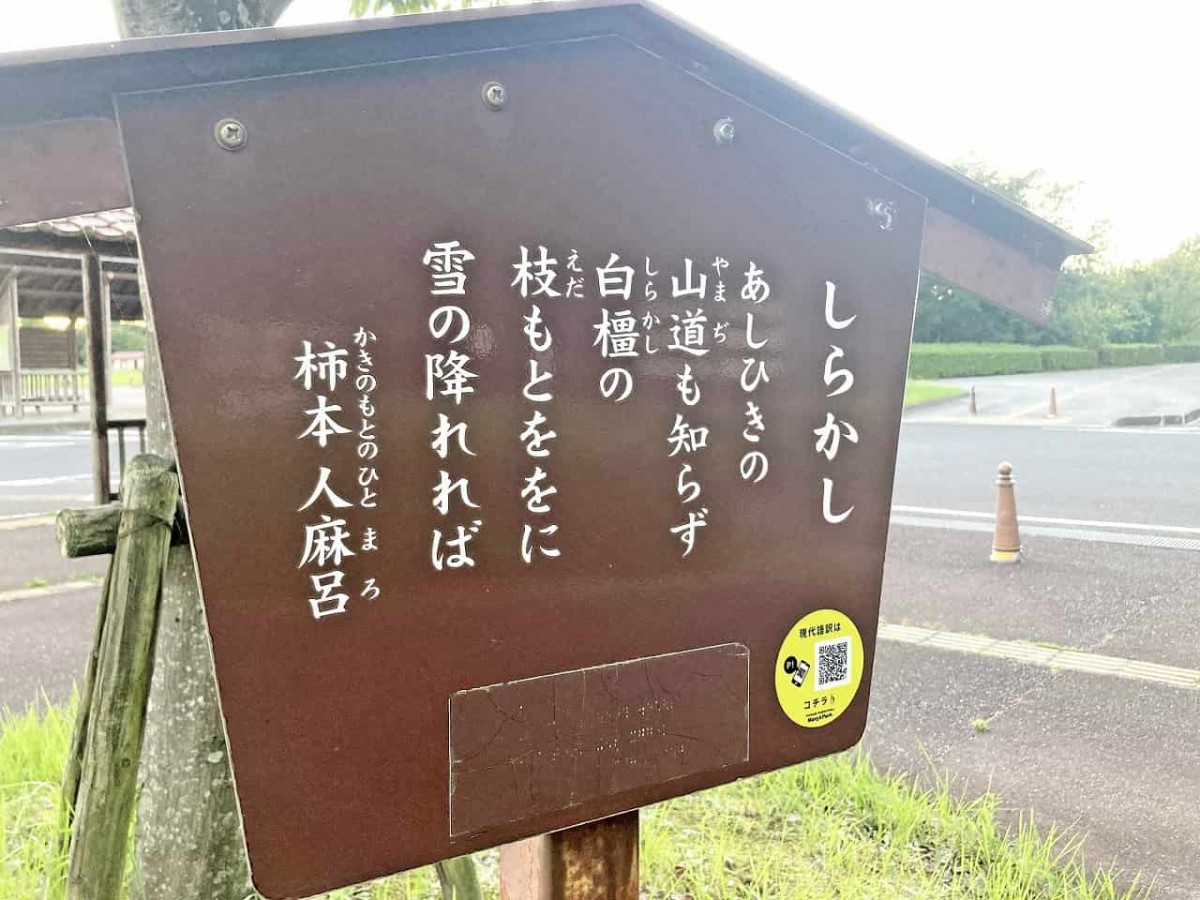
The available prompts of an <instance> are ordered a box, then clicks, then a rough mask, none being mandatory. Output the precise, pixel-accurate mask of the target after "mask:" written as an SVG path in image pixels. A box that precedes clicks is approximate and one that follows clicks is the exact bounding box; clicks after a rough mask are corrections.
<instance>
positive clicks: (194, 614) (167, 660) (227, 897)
mask: <svg viewBox="0 0 1200 900" xmlns="http://www.w3.org/2000/svg"><path fill="white" fill-rule="evenodd" d="M112 2H113V7H114V9H115V11H116V14H117V22H118V26H119V29H120V33H121V35H122V37H147V36H152V35H163V34H178V33H181V32H199V31H221V30H229V29H235V28H253V27H258V26H264V25H271V24H274V22H275V20H276V19H277V18H278V17H279V14H280V13H282V12H283V10H284V9H285V8H286V7H287V5H288V3H289V2H290V0H112ZM142 296H143V297H144V298H146V299H147V302H146V307H145V308H146V320H147V326H148V337H149V340H148V341H147V349H146V378H145V384H146V420H147V427H146V436H147V440H148V443H149V448H150V451H151V452H152V453H158V454H160V455H162V456H165V457H168V458H170V459H174V458H175V442H174V438H173V436H172V434H171V424H170V419H169V418H168V416H167V405H166V394H165V391H164V389H163V383H162V369H161V366H160V364H159V359H158V344H157V339H156V337H155V334H154V327H153V319H154V317H153V311H152V308H151V301H150V300H149V297H148V294H147V291H146V284H145V280H144V279H143V281H142ZM140 780H141V793H140V797H139V800H138V811H137V839H136V864H135V867H134V876H133V879H132V881H133V892H134V896H135V897H139V898H146V900H158V898H163V897H204V898H205V900H245V898H246V897H251V896H254V889H253V887H252V885H251V883H250V871H249V868H248V866H247V863H246V851H245V848H244V841H243V837H242V822H241V817H240V815H239V813H238V808H237V799H236V797H235V795H234V791H233V777H232V774H231V772H230V768H229V756H228V752H227V751H226V747H225V732H224V727H223V725H222V722H221V713H220V709H219V707H218V705H217V685H216V678H215V676H214V674H213V664H212V652H211V650H210V649H209V643H208V629H207V627H206V625H205V622H204V612H203V609H202V608H201V605H200V585H199V582H197V580H196V572H195V569H194V568H193V566H192V556H191V548H190V547H173V548H172V549H171V552H170V556H169V558H168V562H167V569H166V572H165V573H164V575H163V589H162V607H161V611H160V615H159V624H158V635H157V641H156V643H155V652H154V680H153V683H152V684H151V687H150V700H149V709H148V711H147V715H146V732H145V743H144V745H143V748H142V760H141V768H140Z"/></svg>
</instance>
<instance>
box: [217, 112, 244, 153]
mask: <svg viewBox="0 0 1200 900" xmlns="http://www.w3.org/2000/svg"><path fill="white" fill-rule="evenodd" d="M213 136H214V137H216V139H217V143H218V144H220V145H221V147H223V148H224V149H226V150H241V149H242V148H243V147H245V146H246V139H247V137H248V135H247V134H246V126H245V125H243V124H242V123H241V122H239V121H238V120H237V119H222V120H221V121H220V122H218V123H217V126H216V128H214V129H213Z"/></svg>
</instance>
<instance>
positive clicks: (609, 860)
mask: <svg viewBox="0 0 1200 900" xmlns="http://www.w3.org/2000/svg"><path fill="white" fill-rule="evenodd" d="M638 896H639V891H638V814H637V811H636V810H635V811H633V812H629V813H625V814H624V815H620V816H613V817H611V818H608V819H601V820H600V821H598V822H588V823H587V824H584V825H577V826H575V827H574V828H568V829H565V830H563V831H557V832H555V833H554V834H546V835H539V836H538V837H533V838H528V839H527V840H524V841H518V842H517V843H515V844H507V845H505V846H504V847H501V848H500V898H501V900H638Z"/></svg>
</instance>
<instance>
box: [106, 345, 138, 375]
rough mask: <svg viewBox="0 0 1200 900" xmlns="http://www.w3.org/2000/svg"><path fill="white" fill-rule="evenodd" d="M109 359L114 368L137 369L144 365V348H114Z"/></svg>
mask: <svg viewBox="0 0 1200 900" xmlns="http://www.w3.org/2000/svg"><path fill="white" fill-rule="evenodd" d="M111 359H112V367H113V369H114V370H117V369H124V370H133V371H137V370H140V369H144V368H145V367H146V351H145V350H114V351H113V354H112V357H111Z"/></svg>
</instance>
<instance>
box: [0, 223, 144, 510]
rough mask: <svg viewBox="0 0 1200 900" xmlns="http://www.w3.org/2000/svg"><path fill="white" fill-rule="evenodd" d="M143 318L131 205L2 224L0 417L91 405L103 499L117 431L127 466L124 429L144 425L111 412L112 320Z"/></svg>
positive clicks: (106, 498) (102, 499)
mask: <svg viewBox="0 0 1200 900" xmlns="http://www.w3.org/2000/svg"><path fill="white" fill-rule="evenodd" d="M141 319H143V308H142V300H141V294H140V290H139V286H138V257H137V239H136V231H135V226H134V215H133V212H132V211H131V210H129V209H118V210H113V211H109V212H101V213H94V214H87V215H75V216H70V217H67V218H60V219H52V220H47V221H42V222H36V223H34V224H30V225H13V226H9V227H8V228H5V229H2V230H0V416H3V417H9V418H17V419H23V418H25V417H26V416H29V415H40V414H42V413H43V411H44V410H45V411H50V410H53V409H55V408H64V407H70V409H71V410H72V411H78V410H79V409H80V408H82V407H86V408H88V411H89V419H90V425H91V431H92V435H93V443H94V445H95V446H94V454H93V455H94V460H95V466H94V471H93V476H94V481H95V487H96V499H97V502H101V503H107V502H108V501H109V500H110V499H111V488H110V485H109V481H110V474H111V470H112V466H111V463H110V460H109V450H110V446H109V443H110V442H109V434H110V432H116V434H117V441H116V447H117V452H118V455H119V456H120V457H121V464H122V465H123V462H124V455H125V453H124V451H125V432H126V430H130V429H132V430H137V431H138V433H139V435H141V433H142V430H143V429H144V426H145V422H144V420H125V419H112V418H110V416H109V409H110V404H111V390H112V387H111V377H110V376H111V363H110V360H111V356H112V352H111V351H112V345H111V325H112V323H113V322H114V321H138V320H141ZM42 322H46V323H49V326H50V327H47V326H45V325H40V324H39V323H42ZM81 333H82V335H83V336H84V337H85V340H84V342H83V344H84V352H82V353H81V348H80V340H79V339H80V335H81Z"/></svg>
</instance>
